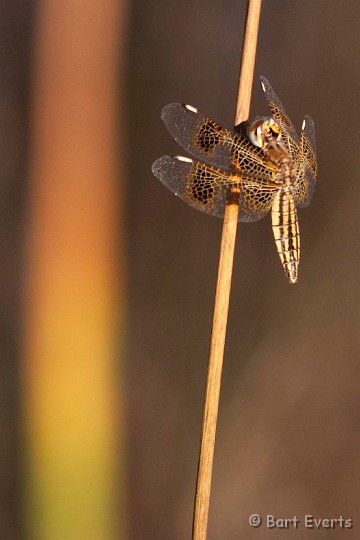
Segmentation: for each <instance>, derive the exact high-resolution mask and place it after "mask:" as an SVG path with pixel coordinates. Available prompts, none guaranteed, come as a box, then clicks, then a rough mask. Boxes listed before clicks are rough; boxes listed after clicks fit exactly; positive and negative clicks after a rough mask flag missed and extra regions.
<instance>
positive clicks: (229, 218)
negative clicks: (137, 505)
mask: <svg viewBox="0 0 360 540" xmlns="http://www.w3.org/2000/svg"><path fill="white" fill-rule="evenodd" d="M260 10H261V0H249V2H248V11H247V17H246V26H245V36H244V46H243V53H242V59H241V69H240V80H239V92H238V99H237V106H236V116H235V125H237V124H240V123H241V122H243V121H244V120H247V119H248V116H249V110H250V99H251V88H252V80H253V73H254V65H255V55H256V43H257V34H258V27H259V19H260ZM238 212H239V207H238V204H237V203H236V201H235V200H232V201H229V203H228V204H227V205H226V208H225V215H224V224H223V230H222V237H221V247H220V260H219V268H218V278H217V286H216V295H215V305H214V316H213V327H212V333H211V342H210V355H209V366H208V376H207V383H206V391H205V404H204V413H203V423H202V436H201V446H200V456H199V465H198V476H197V484H196V495H195V508H194V521H193V536H192V538H193V540H206V532H207V522H208V513H209V502H210V491H211V476H212V467H213V458H214V446H215V434H216V423H217V416H218V408H219V396H220V384H221V371H222V364H223V357H224V345H225V335H226V324H227V316H228V308H229V297H230V288H231V276H232V267H233V259H234V248H235V239H236V228H237V220H238Z"/></svg>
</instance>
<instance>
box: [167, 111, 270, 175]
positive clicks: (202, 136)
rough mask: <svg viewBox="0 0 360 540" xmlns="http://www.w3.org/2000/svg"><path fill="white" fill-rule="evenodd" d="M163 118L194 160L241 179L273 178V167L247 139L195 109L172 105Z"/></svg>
mask: <svg viewBox="0 0 360 540" xmlns="http://www.w3.org/2000/svg"><path fill="white" fill-rule="evenodd" d="M161 118H162V120H163V121H164V123H165V125H166V127H167V129H168V130H169V131H170V133H171V135H172V136H173V137H174V139H175V140H176V142H178V143H179V144H180V146H182V148H184V150H186V151H187V152H188V153H189V154H190V155H191V156H193V157H194V158H195V159H198V160H200V161H204V162H205V163H208V164H209V165H211V166H214V167H219V168H220V169H222V170H225V171H232V172H235V171H236V172H238V173H240V174H241V175H244V174H245V175H248V176H250V175H251V176H254V177H256V178H260V179H271V178H272V177H273V176H274V166H273V165H271V164H270V163H269V162H268V160H267V159H266V157H265V155H264V153H263V151H262V150H261V149H260V148H257V147H256V146H254V145H253V144H252V143H251V141H250V140H249V139H248V138H247V137H244V136H242V135H238V134H236V133H233V132H231V131H230V130H228V129H225V128H222V127H221V126H220V125H219V124H217V123H216V122H214V121H213V120H211V119H210V118H208V117H206V116H205V115H204V114H203V113H201V112H200V111H198V109H196V108H195V107H192V106H191V105H183V104H182V103H169V104H168V105H166V106H165V107H164V108H163V110H162V112H161ZM275 172H276V171H275Z"/></svg>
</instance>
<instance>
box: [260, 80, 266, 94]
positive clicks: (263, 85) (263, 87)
mask: <svg viewBox="0 0 360 540" xmlns="http://www.w3.org/2000/svg"><path fill="white" fill-rule="evenodd" d="M261 88H262V89H263V91H264V92H266V88H265V84H264V83H263V82H262V81H261Z"/></svg>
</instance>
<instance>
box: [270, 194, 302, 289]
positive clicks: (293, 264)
mask: <svg viewBox="0 0 360 540" xmlns="http://www.w3.org/2000/svg"><path fill="white" fill-rule="evenodd" d="M271 219H272V228H273V233H274V237H275V242H276V247H277V250H278V253H279V255H280V260H281V263H282V265H283V267H284V270H285V274H286V276H287V278H288V280H289V281H290V283H296V281H297V276H298V266H299V261H300V234H299V222H298V218H297V212H296V206H295V202H294V198H293V196H292V194H291V191H290V188H289V187H285V188H283V189H281V190H280V191H279V192H278V193H277V194H276V195H275V197H274V200H273V205H272V209H271Z"/></svg>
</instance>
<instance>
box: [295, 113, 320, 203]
mask: <svg viewBox="0 0 360 540" xmlns="http://www.w3.org/2000/svg"><path fill="white" fill-rule="evenodd" d="M296 161H297V163H298V168H297V170H298V174H297V177H296V182H295V200H296V202H297V205H298V206H300V207H306V206H308V205H309V204H310V201H311V198H312V196H313V193H314V188H315V183H316V175H317V160H316V142H315V127H314V122H313V120H312V118H311V117H310V116H305V118H304V122H303V127H302V131H301V135H300V149H299V152H298V157H297V160H296Z"/></svg>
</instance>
